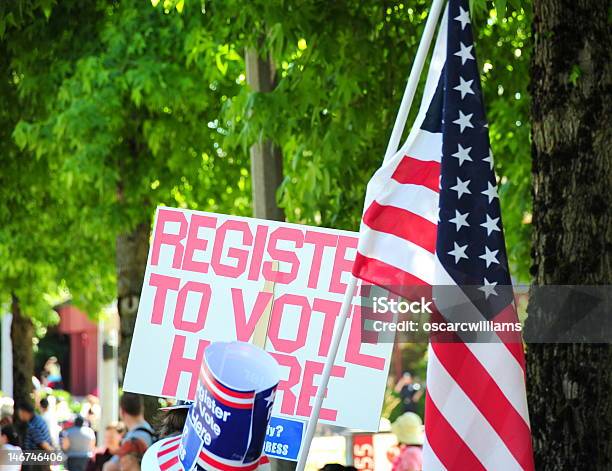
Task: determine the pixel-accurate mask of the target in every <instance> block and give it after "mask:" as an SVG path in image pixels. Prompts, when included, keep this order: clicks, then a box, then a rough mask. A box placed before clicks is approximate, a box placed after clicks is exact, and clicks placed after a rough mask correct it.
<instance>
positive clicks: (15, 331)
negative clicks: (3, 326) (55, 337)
mask: <svg viewBox="0 0 612 471" xmlns="http://www.w3.org/2000/svg"><path fill="white" fill-rule="evenodd" d="M11 313H12V314H13V320H12V323H11V343H12V346H13V398H14V399H15V403H18V402H26V401H27V402H30V403H31V402H32V376H33V375H34V352H33V349H32V346H33V345H32V338H33V337H34V326H33V325H32V321H31V320H30V318H29V317H27V316H26V315H25V314H24V313H23V312H22V311H21V306H20V304H19V299H18V298H17V296H15V295H14V294H13V295H12V300H11Z"/></svg>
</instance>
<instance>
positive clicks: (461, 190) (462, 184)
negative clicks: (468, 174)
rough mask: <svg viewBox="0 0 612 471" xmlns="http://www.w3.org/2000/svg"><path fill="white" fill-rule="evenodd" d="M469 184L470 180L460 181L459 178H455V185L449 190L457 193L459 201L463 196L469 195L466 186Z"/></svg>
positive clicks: (469, 192)
mask: <svg viewBox="0 0 612 471" xmlns="http://www.w3.org/2000/svg"><path fill="white" fill-rule="evenodd" d="M469 184H470V180H466V181H461V178H459V177H457V184H456V185H455V186H451V188H450V189H451V190H453V191H456V192H457V199H461V197H462V196H463V195H464V194H466V193H467V194H468V195H471V194H472V192H471V191H470V190H469V188H468V185H469Z"/></svg>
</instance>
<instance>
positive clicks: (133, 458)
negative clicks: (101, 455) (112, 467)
mask: <svg viewBox="0 0 612 471" xmlns="http://www.w3.org/2000/svg"><path fill="white" fill-rule="evenodd" d="M146 451H147V446H146V445H145V443H144V442H143V441H142V440H139V439H138V438H130V439H129V440H127V441H124V442H123V444H122V445H121V448H119V451H118V452H117V456H118V457H119V471H140V469H141V466H140V464H141V462H142V457H143V456H144V454H145V452H146ZM145 471H146V470H145Z"/></svg>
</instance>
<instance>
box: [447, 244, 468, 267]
mask: <svg viewBox="0 0 612 471" xmlns="http://www.w3.org/2000/svg"><path fill="white" fill-rule="evenodd" d="M453 244H455V248H454V249H453V250H451V251H450V252H448V254H449V255H452V256H453V257H455V263H459V260H461V259H462V258H465V259H467V258H468V256H467V255H466V254H465V251H466V249H467V244H465V245H463V246H459V245H458V244H457V242H453Z"/></svg>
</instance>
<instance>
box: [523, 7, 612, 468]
mask: <svg viewBox="0 0 612 471" xmlns="http://www.w3.org/2000/svg"><path fill="white" fill-rule="evenodd" d="M608 18H609V14H608V3H607V2H602V1H601V0H535V1H534V22H533V32H534V38H535V48H534V55H533V62H532V85H531V86H532V90H531V91H532V100H533V101H532V138H533V150H532V154H533V171H532V173H533V226H534V227H533V229H534V231H533V266H532V275H533V277H534V280H533V281H534V284H535V285H536V286H540V285H572V284H574V285H605V284H610V283H611V282H612V255H611V250H610V249H611V247H612V211H610V203H609V201H610V186H611V183H612V154H611V152H610V149H611V147H612V139H611V133H610V123H611V122H612V112H611V108H610V90H611V85H612V83H611V77H612V69H611V67H612V61H611V57H610V55H611V53H610V51H611V50H610V44H611V41H612V34H611V31H612V30H611V29H610V27H609V24H608ZM606 97H607V98H606ZM534 291H535V290H534V289H532V294H533V293H534ZM568 302H572V300H571V299H570V300H569V301H568ZM578 311H579V310H578ZM528 312H529V317H528V319H527V325H526V330H527V334H528V336H532V337H533V336H535V335H536V334H537V330H538V329H542V328H544V327H543V326H545V325H546V323H547V322H548V321H550V320H551V319H555V317H556V320H557V321H558V320H559V318H560V317H561V316H560V315H559V312H558V311H557V312H552V310H551V309H550V308H547V307H546V306H544V305H540V304H539V303H538V300H537V297H532V299H531V302H530V305H529V310H528ZM568 314H571V315H573V316H580V314H581V313H580V312H576V310H574V311H572V312H569V313H564V314H562V315H563V316H567V317H569V315H568ZM530 333H531V334H532V335H530ZM527 379H528V398H529V408H530V416H531V426H532V433H533V440H534V449H535V455H536V468H537V469H538V470H559V469H576V470H578V469H589V470H609V469H612V395H611V394H610V391H612V348H611V346H610V345H609V344H586V343H582V344H531V345H529V347H528V350H527Z"/></svg>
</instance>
